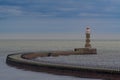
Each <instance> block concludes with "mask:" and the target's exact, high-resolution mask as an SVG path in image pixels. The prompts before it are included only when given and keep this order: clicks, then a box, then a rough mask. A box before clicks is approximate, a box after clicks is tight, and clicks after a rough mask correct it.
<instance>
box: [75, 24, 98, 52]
mask: <svg viewBox="0 0 120 80" xmlns="http://www.w3.org/2000/svg"><path fill="white" fill-rule="evenodd" d="M85 35H86V39H85V47H84V48H75V49H74V51H75V52H76V53H77V54H97V49H96V48H92V47H91V44H90V41H91V40H90V27H88V26H87V27H86V30H85Z"/></svg>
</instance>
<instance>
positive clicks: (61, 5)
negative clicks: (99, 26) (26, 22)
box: [0, 0, 120, 18]
mask: <svg viewBox="0 0 120 80" xmlns="http://www.w3.org/2000/svg"><path fill="white" fill-rule="evenodd" d="M119 7H120V5H119V0H91V1H89V0H0V9H1V11H0V15H1V16H5V17H9V16H29V17H30V16H32V17H33V16H38V17H53V18H54V17H58V18H59V17H62V18H65V17H66V18H67V17H72V18H73V17H74V18H80V17H82V18H83V17H85V18H86V17H93V18H100V17H104V18H108V17H112V15H113V17H114V16H115V15H116V16H118V17H119V15H118V14H119V13H120V11H119ZM107 15H109V16H107Z"/></svg>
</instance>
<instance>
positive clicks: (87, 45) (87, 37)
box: [85, 27, 91, 48]
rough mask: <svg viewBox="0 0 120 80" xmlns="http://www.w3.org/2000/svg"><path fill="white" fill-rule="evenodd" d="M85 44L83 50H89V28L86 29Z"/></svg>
mask: <svg viewBox="0 0 120 80" xmlns="http://www.w3.org/2000/svg"><path fill="white" fill-rule="evenodd" d="M85 34H86V43H85V48H91V44H90V27H87V28H86V33H85Z"/></svg>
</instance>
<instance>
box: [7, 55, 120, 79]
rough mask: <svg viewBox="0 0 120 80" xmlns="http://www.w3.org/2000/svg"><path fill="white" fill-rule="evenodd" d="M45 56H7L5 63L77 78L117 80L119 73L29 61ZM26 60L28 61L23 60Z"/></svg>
mask: <svg viewBox="0 0 120 80" xmlns="http://www.w3.org/2000/svg"><path fill="white" fill-rule="evenodd" d="M44 54H46V55H43V54H40V53H27V54H24V53H23V54H10V55H8V56H7V60H6V63H7V64H8V65H10V66H15V67H17V68H21V69H25V70H32V71H37V72H39V71H40V72H47V73H53V74H61V75H70V76H78V77H83V78H100V79H103V80H119V79H120V76H119V74H120V72H119V71H109V70H101V69H90V68H83V67H79V68H76V67H72V66H65V65H62V64H60V65H56V64H53V63H46V62H41V61H40V62H35V61H32V60H29V59H32V58H33V57H32V56H33V55H34V57H37V56H42V57H43V56H48V53H44ZM21 56H22V57H24V58H28V59H24V58H22V57H21Z"/></svg>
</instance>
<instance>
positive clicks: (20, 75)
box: [0, 39, 120, 80]
mask: <svg viewBox="0 0 120 80" xmlns="http://www.w3.org/2000/svg"><path fill="white" fill-rule="evenodd" d="M84 44H85V42H84V40H78V39H77V40H63V39H62V40H57V39H53V40H52V39H50V40H48V39H47V40H46V39H0V80H102V79H91V78H80V77H75V76H66V75H56V74H52V73H47V72H34V71H28V70H23V69H18V68H15V67H11V66H9V65H7V64H6V57H7V55H8V54H13V53H21V52H22V53H23V52H39V51H55V50H59V51H60V50H62V51H63V50H74V48H81V47H84ZM91 45H92V47H93V48H97V54H98V55H108V54H109V56H111V55H112V56H114V55H120V40H92V42H91Z"/></svg>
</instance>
